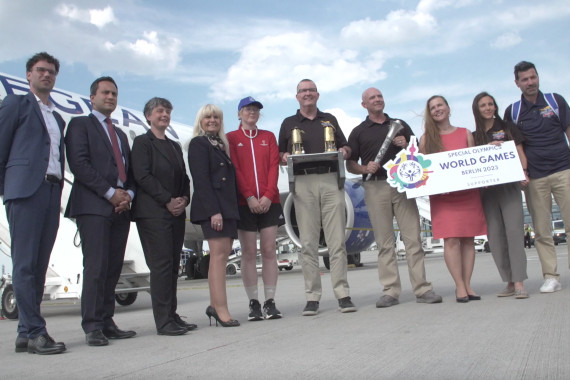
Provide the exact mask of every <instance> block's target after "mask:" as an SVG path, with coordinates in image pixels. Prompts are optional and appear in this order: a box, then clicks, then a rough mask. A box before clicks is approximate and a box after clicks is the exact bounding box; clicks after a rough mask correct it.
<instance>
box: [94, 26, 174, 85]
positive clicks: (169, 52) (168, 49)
mask: <svg viewBox="0 0 570 380" xmlns="http://www.w3.org/2000/svg"><path fill="white" fill-rule="evenodd" d="M180 45H181V43H180V40H178V39H177V38H169V37H161V36H159V35H158V33H157V32H155V31H151V32H144V37H143V38H138V39H137V40H136V41H135V42H129V41H124V40H123V41H119V42H115V43H113V42H110V41H107V42H105V44H104V49H105V50H106V52H107V53H108V55H107V57H106V60H109V61H111V62H110V65H109V66H111V67H113V69H114V70H119V71H122V70H126V71H131V72H132V71H135V72H138V73H139V74H142V73H145V72H146V73H153V74H158V73H160V72H168V71H170V70H173V69H175V68H176V65H177V64H178V63H179V61H180ZM109 55H110V57H109ZM113 58H116V59H117V61H114V60H113ZM113 62H116V63H118V62H120V66H118V67H117V66H115V64H113ZM109 69H110V68H109V67H108V68H107V70H109ZM157 70H158V71H157Z"/></svg>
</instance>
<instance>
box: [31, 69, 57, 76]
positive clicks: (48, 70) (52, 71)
mask: <svg viewBox="0 0 570 380" xmlns="http://www.w3.org/2000/svg"><path fill="white" fill-rule="evenodd" d="M35 69H36V71H37V72H38V73H39V74H41V75H44V74H45V73H49V75H53V76H56V75H57V73H56V72H55V70H52V69H48V68H45V67H35Z"/></svg>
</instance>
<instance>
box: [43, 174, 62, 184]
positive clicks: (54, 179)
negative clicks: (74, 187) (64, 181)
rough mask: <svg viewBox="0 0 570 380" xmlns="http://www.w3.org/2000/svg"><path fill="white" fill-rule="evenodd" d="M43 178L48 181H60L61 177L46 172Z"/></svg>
mask: <svg viewBox="0 0 570 380" xmlns="http://www.w3.org/2000/svg"><path fill="white" fill-rule="evenodd" d="M45 180H46V182H49V183H61V179H59V178H57V176H55V175H53V174H46V178H45Z"/></svg>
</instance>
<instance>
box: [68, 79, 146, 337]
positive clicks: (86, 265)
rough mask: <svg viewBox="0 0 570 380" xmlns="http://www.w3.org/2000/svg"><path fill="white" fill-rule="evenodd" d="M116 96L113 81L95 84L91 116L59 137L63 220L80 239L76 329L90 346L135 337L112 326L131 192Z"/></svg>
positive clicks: (76, 121)
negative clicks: (65, 184)
mask: <svg viewBox="0 0 570 380" xmlns="http://www.w3.org/2000/svg"><path fill="white" fill-rule="evenodd" d="M117 96H118V90H117V85H116V83H115V81H114V80H113V78H111V77H101V78H98V79H96V80H95V81H94V82H93V84H92V85H91V95H90V99H91V103H92V105H93V111H92V113H91V114H90V115H89V116H82V117H76V118H74V119H72V120H71V122H70V123H69V127H68V130H67V133H66V135H65V142H66V151H67V161H68V163H69V168H70V169H71V172H72V173H73V175H74V176H75V180H74V182H73V187H72V188H71V194H70V196H69V203H68V204H67V209H66V211H65V216H66V217H70V218H75V219H76V221H77V227H78V229H79V234H80V236H81V247H82V250H83V291H82V294H81V317H82V321H81V326H82V327H83V331H84V332H85V334H86V335H85V340H86V342H87V344H88V345H90V346H105V345H107V344H109V341H108V339H124V338H130V337H132V336H134V335H136V333H135V332H134V331H123V330H120V329H119V328H118V327H117V325H116V324H115V322H114V321H113V315H114V313H115V287H116V285H117V282H118V280H119V276H120V274H121V269H122V266H123V259H124V257H125V249H126V245H127V238H128V236H129V229H130V212H129V209H130V202H131V200H132V199H133V198H134V191H135V184H134V179H133V175H132V170H131V167H130V148H129V143H128V140H127V135H126V134H125V133H124V132H123V131H121V130H120V129H118V128H116V127H115V126H114V125H113V124H112V120H111V113H113V111H114V110H115V108H116V107H117Z"/></svg>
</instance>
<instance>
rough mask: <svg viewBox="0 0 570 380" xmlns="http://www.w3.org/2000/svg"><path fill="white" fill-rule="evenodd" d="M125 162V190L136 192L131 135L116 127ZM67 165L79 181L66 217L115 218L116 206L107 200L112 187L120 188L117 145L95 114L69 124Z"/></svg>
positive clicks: (74, 185)
mask: <svg viewBox="0 0 570 380" xmlns="http://www.w3.org/2000/svg"><path fill="white" fill-rule="evenodd" d="M115 131H116V132H117V135H118V136H119V143H120V144H121V150H122V153H123V157H124V159H125V170H126V172H127V181H126V182H125V183H124V184H123V187H124V189H125V190H132V191H133V192H134V191H135V181H134V178H133V171H132V168H131V161H130V156H131V155H130V153H131V150H130V148H129V142H128V139H127V135H126V134H125V133H124V132H123V131H121V130H120V129H119V128H117V127H115ZM65 145H66V151H67V163H68V164H69V169H70V170H71V172H72V173H73V175H74V177H75V179H74V181H73V186H72V187H71V194H70V196H69V202H68V203H67V209H66V210H65V216H66V217H69V218H74V217H77V216H79V215H86V214H89V215H100V216H111V215H112V214H113V212H114V207H113V205H112V204H111V202H109V201H108V200H107V199H106V198H105V197H104V195H105V193H106V192H107V191H108V190H109V188H110V187H113V188H116V187H117V179H118V178H119V172H118V170H117V163H116V162H115V157H114V155H113V146H112V145H111V140H109V137H108V136H107V133H105V131H104V130H103V127H102V126H101V123H100V122H99V120H97V117H95V115H93V114H90V115H89V116H79V117H76V118H74V119H72V120H71V121H70V122H69V127H68V128H67V133H66V134H65Z"/></svg>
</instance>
